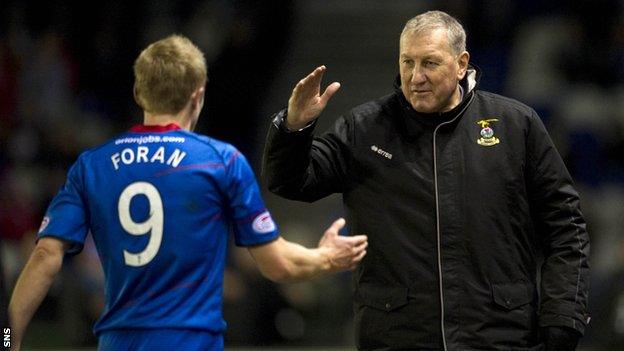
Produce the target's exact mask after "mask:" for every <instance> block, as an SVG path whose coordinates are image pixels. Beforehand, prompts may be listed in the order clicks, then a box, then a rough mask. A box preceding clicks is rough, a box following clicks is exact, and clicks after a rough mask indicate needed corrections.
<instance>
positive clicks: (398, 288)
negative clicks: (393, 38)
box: [263, 11, 589, 351]
mask: <svg viewBox="0 0 624 351" xmlns="http://www.w3.org/2000/svg"><path fill="white" fill-rule="evenodd" d="M465 43H466V35H465V32H464V30H463V28H462V26H461V24H459V23H458V22H457V21H456V20H455V19H454V18H453V17H451V16H449V15H447V14H446V13H443V12H440V11H431V12H427V13H424V14H421V15H419V16H416V17H414V18H413V19H411V20H410V21H408V22H407V24H406V25H405V28H404V30H403V32H402V34H401V37H400V42H399V46H400V55H399V68H400V77H399V79H398V80H397V84H396V90H395V92H394V93H392V94H389V95H387V96H384V97H382V98H379V99H377V100H374V101H370V102H368V103H365V104H364V105H361V106H358V107H356V108H354V109H352V110H351V111H350V112H349V113H348V114H346V115H345V116H342V117H341V118H339V119H338V120H337V122H336V124H335V126H334V128H333V130H331V131H329V132H327V133H325V134H323V135H321V136H319V137H313V136H312V131H313V128H314V127H313V126H314V124H315V121H316V118H317V117H318V115H319V114H320V113H321V112H322V110H323V109H324V108H325V106H326V104H327V102H328V100H329V99H330V98H331V96H332V95H333V94H334V93H336V91H338V89H339V88H340V85H339V84H338V83H332V84H330V85H329V86H328V87H327V88H326V90H325V91H324V92H323V93H322V94H321V91H320V84H321V78H322V76H323V73H324V72H325V70H326V69H325V67H324V66H321V67H319V68H317V69H316V70H314V71H313V72H312V73H311V74H310V75H308V76H307V77H306V78H304V79H302V80H301V81H300V82H299V83H298V84H297V85H296V87H295V88H294V90H293V93H292V95H291V97H290V100H289V102H288V110H285V111H281V112H279V113H278V114H277V115H276V116H275V118H274V120H273V125H272V126H271V128H270V131H269V135H268V141H267V145H266V149H265V155H264V160H263V163H264V165H263V168H264V172H265V177H266V179H267V181H268V185H269V189H270V190H271V191H273V192H275V193H277V194H279V195H281V196H283V197H285V198H288V199H293V200H301V201H315V200H317V199H320V198H322V197H325V196H327V195H329V194H331V193H342V194H343V200H344V205H345V209H346V212H347V216H348V217H349V219H350V223H351V227H350V231H351V232H358V233H360V232H361V233H367V234H368V237H369V250H368V255H367V256H366V257H365V258H364V260H363V262H362V264H361V265H360V266H359V267H358V268H357V270H356V272H355V274H354V280H355V290H356V291H355V301H354V309H355V328H356V343H357V347H358V349H360V350H445V351H446V350H544V349H545V350H574V349H575V347H576V345H577V343H578V339H579V337H580V336H581V335H582V334H583V332H584V330H585V327H586V325H587V323H588V322H589V315H588V311H587V295H588V278H589V265H588V255H589V237H588V234H587V231H586V229H585V221H584V219H583V216H582V214H581V211H580V207H579V197H578V193H577V191H576V190H575V189H574V187H573V184H572V180H571V178H570V175H569V174H568V172H567V170H566V168H565V166H564V164H563V161H562V159H561V157H560V156H559V154H558V153H557V151H556V149H555V147H554V145H553V143H552V141H551V139H550V137H549V136H548V134H547V132H546V130H545V128H544V126H543V124H542V122H541V121H540V119H539V117H538V116H537V114H536V113H535V111H534V110H533V109H531V108H529V107H527V106H526V105H523V104H521V103H519V102H517V101H514V100H512V99H508V98H505V97H502V96H499V95H496V94H492V93H488V92H484V91H480V90H477V89H476V84H477V81H478V75H479V72H478V70H477V69H476V68H475V67H472V66H471V65H469V57H470V56H469V54H468V52H467V51H466V49H465ZM538 275H539V276H540V279H539V280H538ZM538 281H541V284H540V285H539V286H538V283H537V282H538ZM538 290H539V294H538ZM538 296H539V298H538Z"/></svg>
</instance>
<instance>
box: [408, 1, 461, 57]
mask: <svg viewBox="0 0 624 351" xmlns="http://www.w3.org/2000/svg"><path fill="white" fill-rule="evenodd" d="M438 28H442V29H446V31H447V35H448V42H449V45H450V47H451V50H452V51H453V54H455V55H459V54H461V53H462V52H464V51H466V31H465V30H464V27H462V25H461V23H459V21H457V20H456V19H455V18H454V17H453V16H451V15H449V14H447V13H446V12H442V11H428V12H425V13H421V14H420V15H418V16H416V17H413V18H412V19H410V20H409V21H407V23H406V24H405V27H403V31H402V32H401V39H403V37H404V36H405V35H406V34H422V33H424V32H428V31H431V30H434V29H438Z"/></svg>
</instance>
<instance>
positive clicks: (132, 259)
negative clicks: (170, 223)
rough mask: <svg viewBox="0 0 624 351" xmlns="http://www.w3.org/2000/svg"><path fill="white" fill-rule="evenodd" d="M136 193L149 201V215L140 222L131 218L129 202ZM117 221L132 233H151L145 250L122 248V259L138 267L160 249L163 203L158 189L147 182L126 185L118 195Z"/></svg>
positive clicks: (152, 257)
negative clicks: (134, 251) (136, 250)
mask: <svg viewBox="0 0 624 351" xmlns="http://www.w3.org/2000/svg"><path fill="white" fill-rule="evenodd" d="M136 195H145V196H146V197H147V200H148V201H149V214H150V215H149V217H148V218H147V219H146V220H145V221H144V222H141V223H137V222H135V221H134V220H133V219H132V216H131V214H130V202H132V198H134V197H135V196H136ZM118 210H119V222H120V223H121V226H122V227H123V229H124V230H125V231H127V232H128V233H129V234H132V235H146V234H151V235H150V238H149V242H148V243H147V246H146V247H145V250H143V251H141V252H138V253H131V252H129V251H127V250H123V254H124V261H125V262H126V264H127V265H128V266H133V267H140V266H144V265H146V264H148V263H149V262H150V261H151V260H153V259H154V257H155V256H156V254H157V253H158V249H160V243H161V241H162V235H163V221H164V215H163V205H162V199H161V197H160V193H158V189H156V187H155V186H153V185H152V184H150V183H147V182H135V183H132V184H130V185H128V186H127V187H126V188H125V189H124V191H122V192H121V195H120V196H119V204H118Z"/></svg>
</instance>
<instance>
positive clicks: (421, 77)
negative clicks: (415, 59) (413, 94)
mask: <svg viewBox="0 0 624 351" xmlns="http://www.w3.org/2000/svg"><path fill="white" fill-rule="evenodd" d="M426 80H427V76H425V73H424V72H423V70H422V68H421V67H419V66H415V67H414V68H413V69H412V79H411V80H410V82H411V83H414V84H420V83H424V82H425V81H426Z"/></svg>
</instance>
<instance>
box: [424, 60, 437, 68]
mask: <svg viewBox="0 0 624 351" xmlns="http://www.w3.org/2000/svg"><path fill="white" fill-rule="evenodd" d="M439 65H440V64H439V63H437V62H435V61H429V60H427V61H425V66H427V67H437V66H439Z"/></svg>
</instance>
